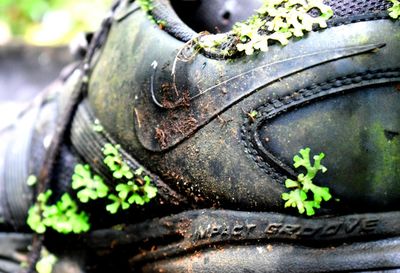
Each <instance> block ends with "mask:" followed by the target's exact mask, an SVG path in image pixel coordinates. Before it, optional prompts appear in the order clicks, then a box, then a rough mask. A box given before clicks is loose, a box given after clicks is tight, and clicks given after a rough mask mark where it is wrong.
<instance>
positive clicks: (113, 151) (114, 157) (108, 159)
mask: <svg viewBox="0 0 400 273" xmlns="http://www.w3.org/2000/svg"><path fill="white" fill-rule="evenodd" d="M120 148H121V146H120V145H115V146H113V145H112V144H110V143H107V144H105V145H104V148H103V154H104V155H105V158H104V160H103V162H104V163H105V164H106V165H107V167H108V168H109V169H110V171H112V173H113V176H114V178H117V179H121V178H123V177H125V178H126V179H131V178H133V173H132V172H131V169H130V168H129V166H128V165H127V164H126V163H125V162H124V161H123V160H122V157H121V154H120V153H119V149H120Z"/></svg>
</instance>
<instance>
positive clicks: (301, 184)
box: [282, 148, 332, 216]
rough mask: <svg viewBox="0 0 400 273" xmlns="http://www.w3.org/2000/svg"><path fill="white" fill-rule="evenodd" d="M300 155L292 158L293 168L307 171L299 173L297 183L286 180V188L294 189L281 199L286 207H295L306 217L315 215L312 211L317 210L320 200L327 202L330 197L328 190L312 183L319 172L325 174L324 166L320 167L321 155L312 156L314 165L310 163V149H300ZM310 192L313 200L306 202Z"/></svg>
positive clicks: (322, 156)
mask: <svg viewBox="0 0 400 273" xmlns="http://www.w3.org/2000/svg"><path fill="white" fill-rule="evenodd" d="M299 154H300V155H295V156H294V157H293V161H294V167H295V168H299V167H304V168H305V169H306V171H307V173H306V174H304V173H301V174H299V175H298V176H297V181H294V180H291V179H286V181H285V186H286V188H294V190H292V191H290V192H289V193H283V194H282V199H283V200H284V201H286V202H285V208H286V207H297V209H298V211H299V213H300V214H303V213H304V212H305V211H306V213H307V215H308V216H312V215H314V214H315V210H314V209H319V208H320V204H321V202H322V200H324V201H329V200H330V199H331V198H332V195H331V194H330V193H329V188H327V187H320V186H317V185H315V184H314V183H313V179H314V177H315V176H316V174H317V173H318V171H321V172H322V173H324V172H326V171H327V169H326V167H325V166H323V165H321V160H322V159H323V158H324V157H325V155H324V154H323V153H320V154H319V155H316V156H313V160H314V164H312V163H311V161H310V148H305V149H301V150H300V151H299ZM309 191H311V192H312V193H313V197H314V200H307V198H308V196H307V193H308V192H309Z"/></svg>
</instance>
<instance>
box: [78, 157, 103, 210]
mask: <svg viewBox="0 0 400 273" xmlns="http://www.w3.org/2000/svg"><path fill="white" fill-rule="evenodd" d="M72 188H73V189H74V190H79V191H78V193H77V197H78V199H79V201H81V202H82V203H87V202H88V201H89V200H96V199H97V198H102V197H105V196H107V194H108V187H107V185H106V184H104V182H103V179H102V178H101V177H100V176H98V175H93V174H92V173H91V170H90V166H89V165H81V164H78V165H76V166H75V172H74V174H73V175H72Z"/></svg>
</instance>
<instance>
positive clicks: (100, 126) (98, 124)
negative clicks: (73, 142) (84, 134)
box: [92, 119, 104, 133]
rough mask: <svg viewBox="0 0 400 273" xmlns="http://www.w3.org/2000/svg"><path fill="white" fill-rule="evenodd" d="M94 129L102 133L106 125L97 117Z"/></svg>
mask: <svg viewBox="0 0 400 273" xmlns="http://www.w3.org/2000/svg"><path fill="white" fill-rule="evenodd" d="M92 129H93V131H95V132H97V133H100V132H103V131H104V127H103V126H102V125H101V123H100V121H99V120H98V119H95V120H94V122H93V125H92Z"/></svg>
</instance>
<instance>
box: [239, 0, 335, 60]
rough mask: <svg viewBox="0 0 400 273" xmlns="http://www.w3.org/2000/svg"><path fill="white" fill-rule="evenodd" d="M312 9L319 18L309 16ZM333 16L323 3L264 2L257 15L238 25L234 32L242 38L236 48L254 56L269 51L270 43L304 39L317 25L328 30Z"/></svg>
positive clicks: (304, 0) (298, 0)
mask: <svg viewBox="0 0 400 273" xmlns="http://www.w3.org/2000/svg"><path fill="white" fill-rule="evenodd" d="M311 10H319V12H320V14H319V16H316V17H314V16H312V15H311V14H309V12H310V11H311ZM332 16H333V11H332V9H331V8H330V7H329V6H327V5H324V4H323V2H322V0H308V1H307V0H264V2H263V5H262V7H261V8H260V9H258V10H257V13H256V15H254V16H252V17H250V18H249V19H248V20H247V21H245V22H241V23H237V24H235V26H234V28H233V33H234V34H235V35H236V36H238V37H239V39H240V43H238V44H237V49H238V50H239V51H245V53H246V54H247V55H251V54H253V53H254V50H261V51H267V50H268V46H269V44H270V40H274V41H277V42H279V43H280V44H281V45H287V44H288V43H289V39H290V38H291V37H293V36H295V37H302V36H303V35H304V32H309V31H311V30H312V27H313V26H314V25H318V26H319V27H321V28H326V27H327V24H326V21H327V20H328V19H329V18H330V17H332Z"/></svg>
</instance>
